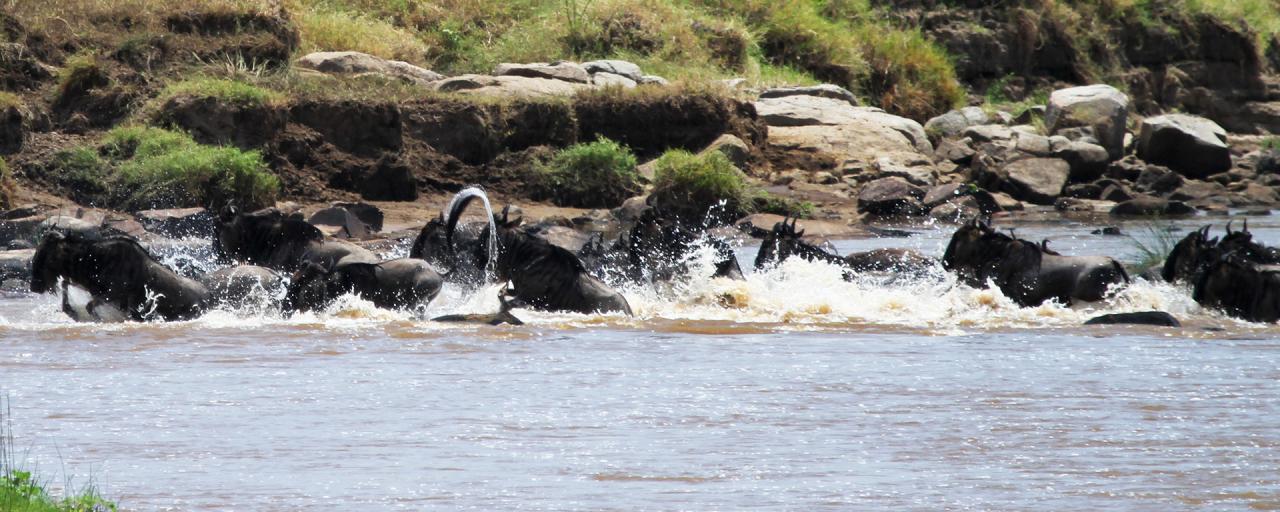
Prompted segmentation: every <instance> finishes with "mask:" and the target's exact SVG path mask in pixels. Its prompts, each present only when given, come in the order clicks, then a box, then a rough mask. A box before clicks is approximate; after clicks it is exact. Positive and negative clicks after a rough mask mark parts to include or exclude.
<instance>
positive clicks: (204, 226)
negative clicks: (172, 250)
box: [135, 208, 214, 238]
mask: <svg viewBox="0 0 1280 512" xmlns="http://www.w3.org/2000/svg"><path fill="white" fill-rule="evenodd" d="M135 215H136V216H137V217H138V222H141V223H142V227H143V228H145V229H146V230H147V231H150V232H152V233H159V234H161V235H164V236H167V237H172V238H186V237H209V236H210V235H212V234H213V230H214V219H213V215H212V214H210V213H209V211H208V210H205V209H204V208H176V209H168V210H143V211H140V212H138V213H137V214H135Z"/></svg>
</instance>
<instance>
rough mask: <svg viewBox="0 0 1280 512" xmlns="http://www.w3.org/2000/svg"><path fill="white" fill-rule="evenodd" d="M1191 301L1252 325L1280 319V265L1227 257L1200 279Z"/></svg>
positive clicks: (1210, 267)
mask: <svg viewBox="0 0 1280 512" xmlns="http://www.w3.org/2000/svg"><path fill="white" fill-rule="evenodd" d="M1191 298H1193V299H1195V301H1196V302H1197V303H1199V304H1200V305H1202V306H1205V307H1210V308H1215V309H1220V310H1222V311H1223V312H1225V313H1227V314H1228V315H1231V316H1234V317H1237V318H1242V319H1244V320H1248V321H1250V322H1275V321H1276V320H1278V319H1280V266H1276V265H1258V264H1256V263H1254V262H1252V261H1249V260H1248V259H1247V258H1246V257H1245V256H1243V255H1241V254H1236V253H1234V252H1231V253H1226V254H1223V255H1222V256H1220V257H1219V258H1218V260H1217V261H1215V262H1214V263H1213V264H1211V265H1209V267H1208V268H1206V269H1205V270H1204V272H1203V273H1202V274H1201V275H1200V276H1199V277H1198V279H1197V280H1196V282H1195V287H1194V289H1193V291H1192V294H1191Z"/></svg>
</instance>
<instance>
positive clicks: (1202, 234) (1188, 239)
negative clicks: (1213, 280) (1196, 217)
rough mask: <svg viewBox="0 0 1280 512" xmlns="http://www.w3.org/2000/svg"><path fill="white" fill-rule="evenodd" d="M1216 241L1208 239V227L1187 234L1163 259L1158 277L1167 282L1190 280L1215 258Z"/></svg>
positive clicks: (1215, 239)
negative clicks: (1162, 265) (1162, 266)
mask: <svg viewBox="0 0 1280 512" xmlns="http://www.w3.org/2000/svg"><path fill="white" fill-rule="evenodd" d="M1218 246H1219V243H1218V239H1217V238H1213V239H1210V238H1209V226H1205V227H1203V228H1200V229H1197V230H1195V231H1192V232H1190V233H1188V234H1187V236H1185V237H1183V238H1182V240H1179V241H1178V243H1177V244H1174V246H1173V250H1171V251H1169V256H1167V257H1166V258H1165V259H1164V268H1162V269H1161V270H1160V277H1162V278H1164V280H1165V281H1167V282H1174V281H1177V280H1181V279H1191V278H1193V277H1194V276H1195V275H1197V274H1198V273H1199V272H1201V271H1202V270H1204V268H1205V267H1206V266H1208V265H1209V264H1211V263H1213V260H1215V259H1216V258H1217V253H1218Z"/></svg>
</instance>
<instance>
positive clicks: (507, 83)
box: [431, 75, 591, 98]
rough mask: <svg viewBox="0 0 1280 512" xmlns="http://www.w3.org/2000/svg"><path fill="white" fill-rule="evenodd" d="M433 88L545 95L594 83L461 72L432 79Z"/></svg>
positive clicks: (570, 92) (573, 91)
mask: <svg viewBox="0 0 1280 512" xmlns="http://www.w3.org/2000/svg"><path fill="white" fill-rule="evenodd" d="M431 88H432V89H435V90H437V91H440V92H457V93H463V94H479V95H487V96H507V97H517V98H536V97H542V96H563V97H567V96H573V95H575V94H577V93H578V91H582V90H586V89H589V88H591V86H590V85H588V84H587V83H586V82H569V81H564V80H555V79H552V78H540V77H527V76H519V75H506V76H489V75H460V76H456V77H452V78H446V79H444V80H440V81H438V82H432V83H431Z"/></svg>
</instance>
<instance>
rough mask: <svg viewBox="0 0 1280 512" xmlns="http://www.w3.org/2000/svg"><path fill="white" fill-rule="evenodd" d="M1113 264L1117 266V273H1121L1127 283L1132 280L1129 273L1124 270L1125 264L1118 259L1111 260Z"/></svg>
mask: <svg viewBox="0 0 1280 512" xmlns="http://www.w3.org/2000/svg"><path fill="white" fill-rule="evenodd" d="M1111 266H1112V267H1115V269H1116V273H1118V274H1120V277H1121V278H1123V279H1124V282H1125V284H1128V283H1129V282H1130V281H1129V273H1128V272H1126V271H1125V270H1124V265H1121V264H1120V262H1118V261H1116V260H1111Z"/></svg>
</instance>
